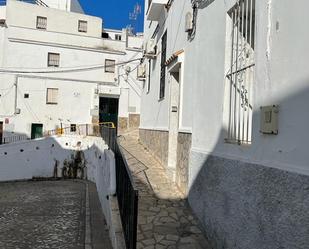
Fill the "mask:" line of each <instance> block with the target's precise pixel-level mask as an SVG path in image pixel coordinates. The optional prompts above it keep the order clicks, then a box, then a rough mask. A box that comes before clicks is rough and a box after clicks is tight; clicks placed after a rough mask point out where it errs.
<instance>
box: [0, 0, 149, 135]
mask: <svg viewBox="0 0 309 249" xmlns="http://www.w3.org/2000/svg"><path fill="white" fill-rule="evenodd" d="M42 2H43V3H44V4H43V5H42ZM39 3H40V5H37V4H30V3H25V2H22V1H16V0H8V1H6V3H5V4H4V5H2V6H0V19H1V27H0V45H1V48H0V49H1V55H0V94H1V97H0V103H1V104H0V128H1V129H2V133H3V134H2V137H3V138H4V137H9V136H15V135H18V134H21V135H26V136H27V137H30V136H31V137H34V136H36V135H42V134H44V132H47V131H49V130H55V129H57V128H60V127H70V126H72V127H73V128H72V129H74V127H75V126H76V125H78V124H86V123H98V122H99V121H101V122H104V121H113V122H114V123H118V127H120V128H121V129H126V128H128V127H129V126H130V125H131V126H138V125H139V112H140V95H141V88H142V84H143V82H142V81H140V80H137V72H136V69H137V65H138V64H139V58H141V55H142V54H141V47H142V42H143V37H142V36H141V35H140V36H135V35H132V34H129V33H128V32H127V31H126V30H123V31H120V32H121V35H122V38H121V39H120V40H119V39H118V40H116V39H111V38H107V39H105V38H102V37H103V33H104V32H105V31H103V28H102V19H100V18H97V17H93V16H88V15H85V14H83V11H82V8H81V7H80V5H79V3H78V1H73V0H72V1H56V0H54V1H51V0H48V1H39ZM110 104H112V105H113V106H112V107H109V105H110ZM109 109H113V110H112V111H111V110H109ZM108 116H113V117H111V118H109V117H108ZM0 133H1V132H0ZM35 133H39V134H35Z"/></svg>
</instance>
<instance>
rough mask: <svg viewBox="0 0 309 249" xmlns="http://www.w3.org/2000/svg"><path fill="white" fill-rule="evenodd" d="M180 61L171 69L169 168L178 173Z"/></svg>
mask: <svg viewBox="0 0 309 249" xmlns="http://www.w3.org/2000/svg"><path fill="white" fill-rule="evenodd" d="M180 65H181V64H180V63H179V64H178V65H176V66H175V67H174V68H173V69H172V70H171V71H170V107H169V109H170V112H169V142H168V143H169V145H168V168H169V169H170V170H171V171H172V172H173V173H174V175H175V173H176V166H177V147H178V131H179V104H180V100H179V98H180V68H181V67H180Z"/></svg>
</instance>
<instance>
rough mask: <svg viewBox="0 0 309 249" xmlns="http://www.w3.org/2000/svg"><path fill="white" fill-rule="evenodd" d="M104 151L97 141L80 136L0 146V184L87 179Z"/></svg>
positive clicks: (99, 141) (50, 138)
mask: <svg viewBox="0 0 309 249" xmlns="http://www.w3.org/2000/svg"><path fill="white" fill-rule="evenodd" d="M19 135H20V136H22V135H21V134H19ZM106 149H107V146H106V145H105V143H104V141H103V140H102V139H101V138H96V137H82V136H59V137H56V136H54V137H48V138H41V139H35V140H31V141H22V142H17V143H11V144H6V145H1V146H0V165H1V166H0V172H1V174H0V181H10V180H26V179H32V178H49V177H55V178H57V177H63V178H80V179H87V177H88V174H87V173H88V171H89V170H91V167H94V166H98V165H99V164H100V163H99V162H98V160H104V158H105V156H106V155H105V154H106V151H105V150H106ZM102 164H104V163H103V162H102Z"/></svg>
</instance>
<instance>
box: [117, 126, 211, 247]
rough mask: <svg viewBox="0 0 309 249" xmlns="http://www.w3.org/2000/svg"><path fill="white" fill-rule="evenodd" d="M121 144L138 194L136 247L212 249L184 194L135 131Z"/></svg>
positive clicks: (125, 136) (122, 137)
mask: <svg viewBox="0 0 309 249" xmlns="http://www.w3.org/2000/svg"><path fill="white" fill-rule="evenodd" d="M120 143H121V146H122V147H123V152H124V154H125V157H126V158H127V160H128V164H129V167H130V169H131V171H132V173H133V178H134V181H135V184H136V187H137V189H138V190H139V194H140V198H139V216H138V238H137V240H138V242H137V249H164V248H166V249H174V248H177V249H211V247H210V246H209V244H208V242H207V240H206V239H205V237H204V236H203V235H202V232H201V229H200V228H199V226H198V223H197V220H196V219H195V217H194V216H193V215H192V212H191V210H190V208H189V207H188V205H187V202H186V200H185V199H183V195H182V194H181V192H180V191H179V190H178V189H177V188H176V187H175V185H174V184H173V183H172V182H171V181H170V180H169V178H168V177H167V174H166V172H165V170H164V168H163V167H162V166H161V165H160V164H159V163H158V162H157V161H156V160H155V159H154V158H153V157H152V156H151V155H150V154H149V153H148V152H147V151H146V150H145V148H144V147H143V146H142V145H141V144H140V143H139V142H138V133H137V132H131V133H128V134H125V135H123V136H121V137H120Z"/></svg>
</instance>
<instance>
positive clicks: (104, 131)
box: [100, 125, 117, 152]
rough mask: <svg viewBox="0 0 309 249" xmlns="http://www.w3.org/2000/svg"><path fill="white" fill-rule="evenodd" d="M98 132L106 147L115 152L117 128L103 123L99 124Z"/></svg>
mask: <svg viewBox="0 0 309 249" xmlns="http://www.w3.org/2000/svg"><path fill="white" fill-rule="evenodd" d="M100 133H101V136H102V138H103V140H104V141H105V143H106V144H107V145H108V147H109V148H110V149H111V150H112V151H114V152H115V151H116V143H117V130H116V129H115V128H111V127H107V126H105V125H100Z"/></svg>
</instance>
